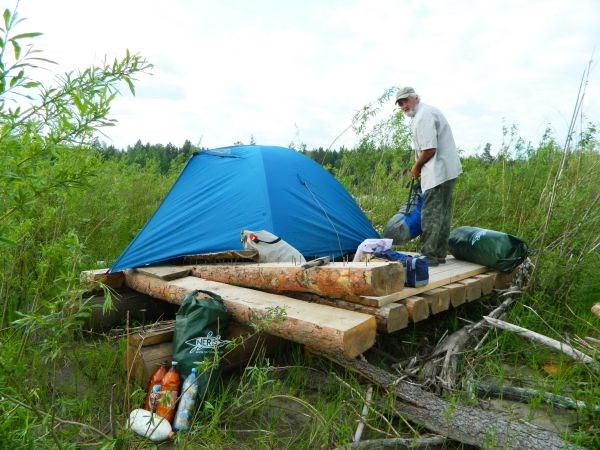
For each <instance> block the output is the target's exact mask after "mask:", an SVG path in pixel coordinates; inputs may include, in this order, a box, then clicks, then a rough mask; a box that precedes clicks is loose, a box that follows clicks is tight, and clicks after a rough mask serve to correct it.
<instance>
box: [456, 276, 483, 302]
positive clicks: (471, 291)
mask: <svg viewBox="0 0 600 450" xmlns="http://www.w3.org/2000/svg"><path fill="white" fill-rule="evenodd" d="M458 283H459V284H463V285H464V286H465V288H466V296H465V297H466V300H467V302H472V301H475V300H477V299H478V298H481V281H480V280H478V279H477V278H467V279H465V280H460V281H459V282H458Z"/></svg>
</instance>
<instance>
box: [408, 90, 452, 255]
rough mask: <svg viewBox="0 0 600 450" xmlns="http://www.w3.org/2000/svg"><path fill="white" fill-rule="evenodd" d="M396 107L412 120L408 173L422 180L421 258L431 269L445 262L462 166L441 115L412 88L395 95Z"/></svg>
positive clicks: (445, 122) (448, 128)
mask: <svg viewBox="0 0 600 450" xmlns="http://www.w3.org/2000/svg"><path fill="white" fill-rule="evenodd" d="M396 104H397V105H398V106H399V107H400V108H401V109H402V111H403V112H404V114H406V115H407V116H408V117H410V118H411V131H412V141H413V147H414V150H415V157H416V161H415V163H414V165H413V166H412V168H411V169H410V172H411V174H412V177H413V178H414V179H416V178H419V177H421V189H422V191H423V193H424V194H425V201H424V203H423V208H422V209H421V229H422V230H423V234H422V235H421V254H423V255H425V256H427V262H428V263H429V265H430V266H437V265H438V264H439V263H445V262H446V254H447V253H448V236H449V235H450V222H451V219H452V191H453V189H454V185H455V184H456V179H457V178H458V176H459V175H460V174H461V173H462V166H461V164H460V159H459V158H458V152H457V151H456V145H455V144H454V137H453V136H452V130H451V129H450V125H449V124H448V121H447V120H446V118H445V117H444V115H443V114H442V113H441V112H440V111H439V110H438V109H437V108H434V107H433V106H430V105H427V104H425V103H422V102H421V99H420V98H419V96H418V95H417V93H416V92H415V90H414V89H413V88H412V87H408V86H407V87H403V88H401V89H400V90H399V91H398V92H397V93H396Z"/></svg>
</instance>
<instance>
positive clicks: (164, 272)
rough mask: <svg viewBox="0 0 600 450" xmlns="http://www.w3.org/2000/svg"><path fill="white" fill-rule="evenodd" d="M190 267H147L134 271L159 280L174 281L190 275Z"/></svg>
mask: <svg viewBox="0 0 600 450" xmlns="http://www.w3.org/2000/svg"><path fill="white" fill-rule="evenodd" d="M191 268H192V266H148V267H139V268H137V269H136V270H137V271H138V272H139V273H143V274H145V275H150V276H153V277H156V278H160V279H161V280H176V279H177V278H183V277H187V276H188V275H189V274H190V269H191Z"/></svg>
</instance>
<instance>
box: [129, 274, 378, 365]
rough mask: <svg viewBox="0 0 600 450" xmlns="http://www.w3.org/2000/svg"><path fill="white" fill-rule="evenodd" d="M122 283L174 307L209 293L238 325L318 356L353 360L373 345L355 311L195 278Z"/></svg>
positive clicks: (134, 278)
mask: <svg viewBox="0 0 600 450" xmlns="http://www.w3.org/2000/svg"><path fill="white" fill-rule="evenodd" d="M125 281H126V283H127V285H128V286H129V287H131V288H132V289H134V290H136V291H138V292H143V293H145V294H148V295H151V296H152V297H155V298H159V299H162V300H166V301H169V302H172V303H177V304H180V303H181V302H182V300H183V298H184V297H185V296H186V295H187V294H188V293H190V292H192V291H194V290H196V289H198V290H205V291H211V292H214V293H216V294H218V295H220V296H221V297H222V298H223V303H224V304H225V307H226V308H227V310H228V311H229V313H230V314H231V315H232V316H233V317H234V318H235V320H237V321H238V322H241V323H246V324H251V323H254V324H258V325H262V326H266V327H267V328H268V331H267V332H268V333H269V334H273V335H275V336H279V337H283V338H285V339H289V340H291V341H294V342H298V343H300V344H304V345H307V346H308V347H313V348H316V349H319V350H321V351H326V352H342V353H343V354H345V355H348V356H357V355H359V354H361V353H362V352H364V351H365V350H367V349H369V348H370V347H371V346H372V345H373V344H374V343H375V333H376V320H375V318H374V317H373V316H370V315H367V314H363V313H359V312H354V311H345V310H342V309H338V308H332V307H330V306H326V305H318V304H310V303H307V302H304V301H302V300H296V299H293V298H289V297H284V296H282V295H276V294H270V293H267V292H260V291H256V290H253V289H247V288H242V287H238V286H232V285H228V284H224V283H219V282H216V281H209V280H204V279H201V278H197V277H184V278H179V279H177V280H173V281H165V280H161V279H160V278H155V277H151V276H148V275H144V274H141V273H139V272H137V271H136V270H128V271H126V272H125ZM200 297H201V294H199V298H200ZM278 310H279V311H284V312H285V317H283V318H281V319H280V320H279V319H277V318H272V319H269V317H272V316H273V312H274V311H275V312H276V311H278ZM265 319H266V320H265Z"/></svg>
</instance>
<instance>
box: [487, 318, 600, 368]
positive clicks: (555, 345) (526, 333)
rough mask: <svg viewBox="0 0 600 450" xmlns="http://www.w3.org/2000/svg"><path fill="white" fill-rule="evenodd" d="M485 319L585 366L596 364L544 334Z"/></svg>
mask: <svg viewBox="0 0 600 450" xmlns="http://www.w3.org/2000/svg"><path fill="white" fill-rule="evenodd" d="M483 319H484V320H485V321H486V322H487V323H488V324H489V325H492V326H493V327H495V328H500V329H501V330H506V331H512V332H513V333H517V334H518V335H519V336H521V337H523V338H525V339H527V340H529V341H532V342H537V343H540V344H544V345H546V346H548V347H550V348H552V349H554V350H556V351H559V352H562V353H564V354H565V355H567V356H568V357H570V358H572V359H574V360H575V361H581V362H583V363H584V364H592V363H593V362H594V358H591V357H589V356H588V355H586V354H585V353H583V352H580V351H579V350H577V349H574V348H573V347H571V346H570V345H567V344H565V343H564V342H560V341H557V340H556V339H552V338H549V337H548V336H544V335H543V334H539V333H536V332H535V331H531V330H528V329H527V328H523V327H520V326H518V325H514V324H512V323H508V322H504V321H503V320H499V319H494V318H493V317H489V316H483Z"/></svg>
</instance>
